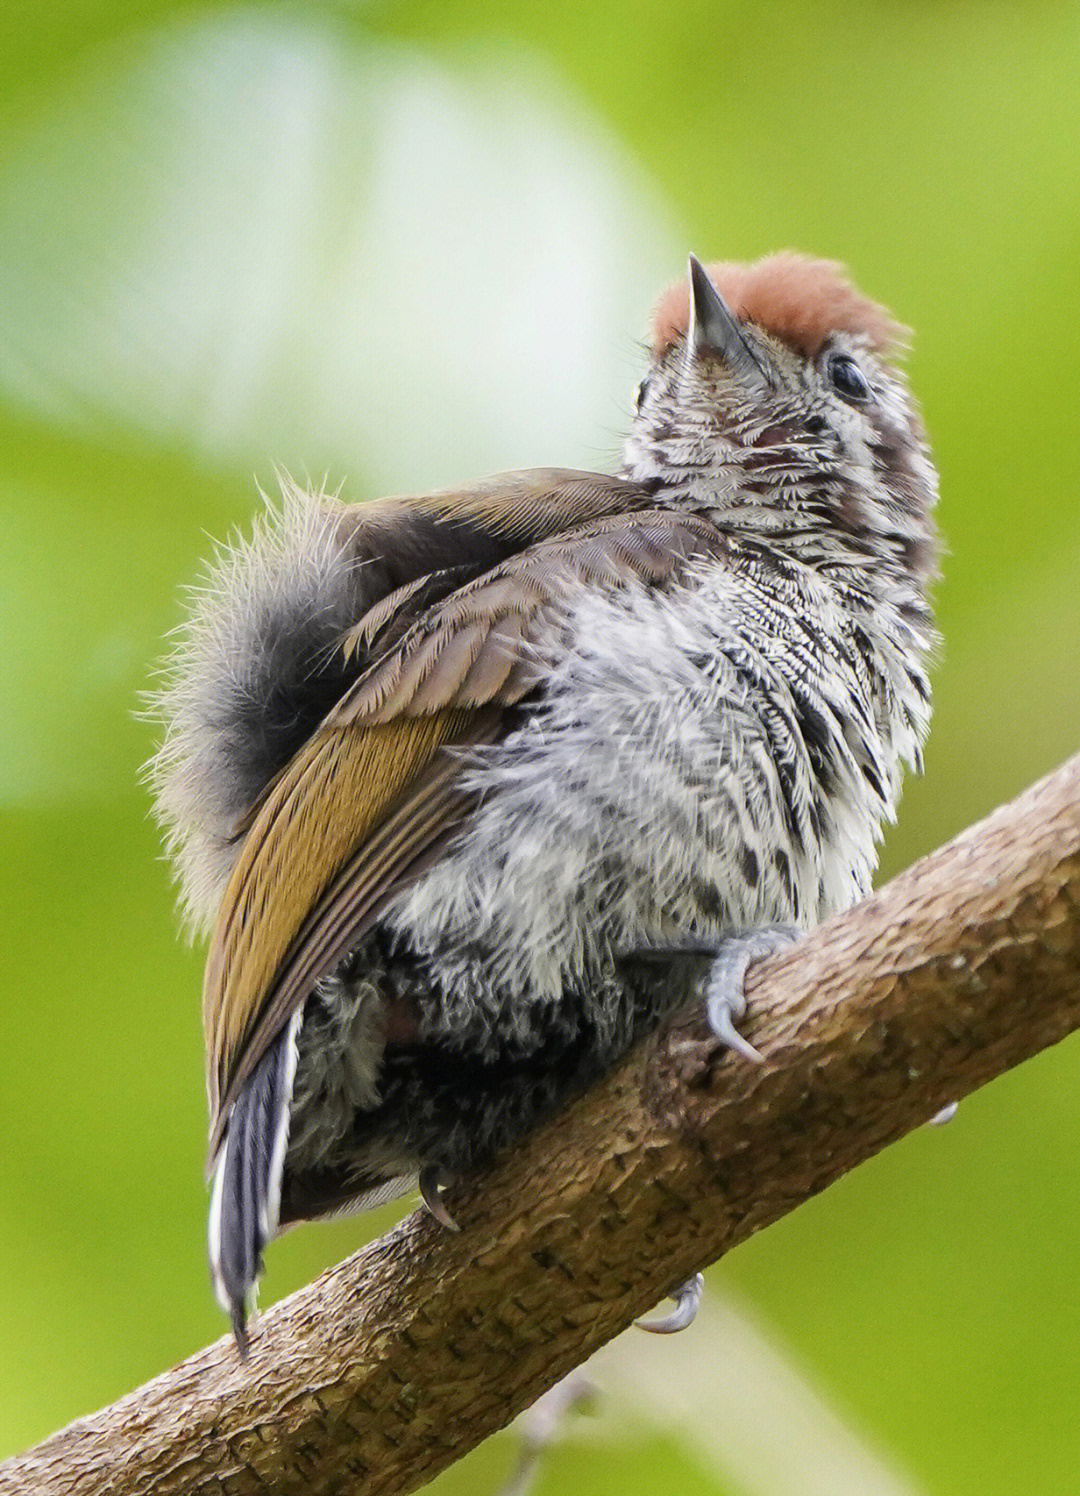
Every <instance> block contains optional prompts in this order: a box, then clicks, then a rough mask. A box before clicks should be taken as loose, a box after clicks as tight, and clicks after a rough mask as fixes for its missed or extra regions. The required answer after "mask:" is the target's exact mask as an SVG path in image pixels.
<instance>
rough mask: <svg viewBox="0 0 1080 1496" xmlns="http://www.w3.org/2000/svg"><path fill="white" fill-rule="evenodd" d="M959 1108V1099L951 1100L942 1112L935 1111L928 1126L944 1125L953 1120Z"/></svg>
mask: <svg viewBox="0 0 1080 1496" xmlns="http://www.w3.org/2000/svg"><path fill="white" fill-rule="evenodd" d="M959 1110H960V1103H959V1102H958V1101H950V1102H949V1104H948V1106H943V1107H942V1108H941V1110H940V1112H935V1113H934V1115H933V1116H932V1117H931V1118H930V1121H929V1123H928V1126H930V1127H944V1126H945V1124H946V1122H951V1121H952V1119H953V1118H954V1117H955V1116H956V1114H957V1112H958V1111H959Z"/></svg>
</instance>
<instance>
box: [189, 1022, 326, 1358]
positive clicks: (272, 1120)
mask: <svg viewBox="0 0 1080 1496" xmlns="http://www.w3.org/2000/svg"><path fill="white" fill-rule="evenodd" d="M302 1014H303V1008H298V1009H297V1011H296V1013H295V1014H294V1015H293V1018H292V1021H291V1022H290V1023H289V1026H288V1028H287V1029H285V1031H284V1032H283V1033H282V1034H281V1036H280V1037H279V1038H278V1039H277V1040H276V1041H275V1042H274V1044H273V1045H272V1047H271V1048H270V1049H268V1050H267V1052H266V1054H265V1055H264V1056H263V1057H262V1059H261V1060H260V1061H259V1063H258V1065H257V1066H256V1067H255V1069H254V1071H253V1072H252V1075H251V1078H250V1080H248V1082H247V1084H246V1085H245V1086H244V1088H243V1090H242V1091H241V1092H240V1094H239V1096H238V1097H237V1098H236V1101H235V1102H234V1104H233V1108H232V1110H231V1112H230V1113H229V1123H228V1127H227V1129H226V1132H225V1137H224V1139H223V1141H222V1144H221V1147H220V1149H219V1150H218V1156H217V1162H216V1164H215V1167H214V1185H213V1194H212V1196H211V1199H210V1221H209V1228H208V1233H207V1234H208V1238H209V1249H210V1271H211V1273H212V1274H213V1278H214V1291H215V1292H216V1294H217V1297H218V1303H219V1304H220V1305H221V1307H222V1308H223V1309H224V1310H225V1312H226V1313H227V1314H228V1315H229V1316H230V1318H231V1319H232V1327H233V1334H234V1335H235V1336H236V1344H237V1346H238V1347H239V1349H240V1354H241V1355H244V1356H246V1355H247V1349H248V1336H247V1315H248V1309H249V1307H250V1306H251V1304H252V1301H253V1299H254V1290H255V1285H256V1282H257V1281H258V1278H259V1275H260V1273H261V1272H262V1253H263V1248H264V1247H265V1246H266V1243H267V1242H268V1241H269V1240H270V1239H271V1238H272V1237H273V1236H274V1234H275V1233H276V1231H277V1225H278V1214H279V1211H280V1208H281V1174H282V1169H283V1167H284V1164H285V1149H286V1146H287V1144H288V1141H289V1104H290V1101H291V1099H292V1088H293V1079H294V1077H295V1075H296V1042H297V1035H298V1033H299V1031H300V1022H301V1017H302Z"/></svg>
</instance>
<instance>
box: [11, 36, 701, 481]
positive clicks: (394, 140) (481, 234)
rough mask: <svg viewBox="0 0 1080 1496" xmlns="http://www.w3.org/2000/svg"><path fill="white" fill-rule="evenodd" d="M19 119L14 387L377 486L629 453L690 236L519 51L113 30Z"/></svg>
mask: <svg viewBox="0 0 1080 1496" xmlns="http://www.w3.org/2000/svg"><path fill="white" fill-rule="evenodd" d="M27 113H28V118H27V119H26V120H24V122H23V125H22V126H21V131H20V135H19V139H21V144H20V145H17V146H16V147H15V149H14V150H13V152H12V153H11V154H10V155H9V156H8V157H7V162H6V165H4V167H3V168H2V169H0V211H2V213H3V218H4V222H5V224H6V225H8V229H7V232H6V234H5V243H4V246H3V248H2V250H0V390H3V391H4V392H5V393H6V394H7V396H8V397H9V398H14V399H16V400H17V401H19V402H20V403H23V404H24V405H26V406H28V407H30V408H32V409H33V410H34V411H35V412H36V413H38V414H40V415H43V416H46V417H47V418H49V419H50V420H54V421H55V420H59V421H60V422H62V423H66V424H69V425H83V426H90V427H93V426H94V424H95V423H96V422H98V421H101V420H105V421H107V422H109V423H117V424H119V425H120V427H121V429H123V428H124V427H130V428H131V429H132V430H133V432H134V433H135V434H137V435H140V436H142V437H145V436H151V437H154V438H158V439H161V440H163V441H165V442H170V443H171V442H182V443H184V444H185V445H189V444H190V443H191V442H192V441H194V444H195V446H196V449H197V451H198V452H199V454H200V456H201V457H202V458H204V459H209V460H210V461H211V462H214V463H225V464H234V463H238V464H242V465H244V466H250V465H257V466H258V467H259V468H260V470H266V469H267V468H268V467H269V465H271V464H273V463H280V464H282V465H283V466H286V467H288V468H290V469H291V470H293V471H294V472H297V473H305V472H307V473H311V474H313V475H314V476H315V477H316V478H319V477H321V476H322V473H323V471H324V470H329V472H330V475H331V481H332V483H334V484H336V482H337V481H338V480H340V479H341V478H342V477H345V478H346V479H351V480H353V482H354V484H355V485H356V486H357V487H359V488H360V490H361V492H378V491H386V490H390V491H401V490H402V489H407V488H410V487H429V486H435V485H444V484H447V483H451V482H453V481H456V480H460V479H467V478H469V477H473V476H479V475H480V474H481V473H483V472H486V471H490V470H493V469H497V468H500V467H504V466H508V465H512V466H524V465H530V464H558V463H569V464H580V465H592V466H608V465H610V464H611V462H612V461H613V460H614V459H615V458H616V457H617V454H618V450H619V445H620V440H619V436H620V431H619V428H620V427H621V426H622V424H623V423H624V421H625V419H626V417H627V415H628V413H629V409H630V401H631V392H632V389H633V386H634V384H635V382H636V380H637V378H638V376H639V374H640V367H639V365H640V362H641V359H640V357H639V355H638V353H637V350H636V347H635V342H636V339H637V338H638V336H639V335H640V334H641V333H642V332H643V330H644V327H645V323H646V320H647V316H648V312H649V309H650V304H651V301H652V299H653V298H654V296H655V294H656V292H657V290H658V289H659V287H660V286H661V285H662V284H663V282H664V281H665V280H666V279H668V278H670V277H672V276H673V275H676V274H678V272H679V269H680V267H681V264H682V260H683V259H684V257H685V256H684V250H685V246H684V245H683V244H681V243H680V242H679V240H678V238H677V237H676V235H675V233H674V231H673V230H672V228H671V226H670V223H669V219H668V212H667V209H666V207H665V205H664V203H663V200H662V198H661V196H660V194H659V193H658V192H657V191H656V190H655V189H654V188H653V187H652V185H651V184H650V183H649V182H648V180H647V179H646V178H645V176H644V174H643V173H642V172H641V171H640V170H639V169H638V168H637V167H636V166H635V165H634V163H633V161H632V159H631V157H630V156H629V154H628V152H627V151H626V150H625V149H624V147H623V146H622V145H621V144H620V143H619V142H618V140H617V139H616V138H615V136H614V135H613V134H612V133H611V132H609V131H608V130H607V129H606V128H605V127H604V126H603V124H602V123H601V122H600V121H599V120H598V119H597V118H596V117H595V116H593V115H592V114H590V113H589V112H588V111H587V110H586V109H585V108H584V107H583V105H582V104H581V103H580V102H579V101H578V100H576V99H575V98H574V97H573V96H572V95H571V94H570V93H569V91H568V89H567V88H566V86H565V85H564V84H563V83H562V82H561V81H560V80H559V79H558V78H557V77H556V76H554V75H553V74H552V73H551V72H550V71H549V70H545V69H544V68H543V67H542V66H541V65H540V64H539V63H538V62H536V61H534V60H531V59H530V58H528V57H527V56H523V55H522V54H521V52H520V51H519V50H515V51H513V52H511V51H510V50H509V49H507V50H505V51H504V52H502V53H500V52H499V51H494V52H493V51H492V50H491V49H487V50H486V51H485V52H484V54H483V56H482V57H480V56H479V55H478V56H475V57H472V56H469V55H467V54H465V55H459V56H458V57H456V58H455V59H454V60H453V61H452V62H444V61H436V60H433V59H432V58H430V57H428V56H425V55H424V54H422V53H420V52H419V51H414V50H410V49H407V48H404V47H401V46H396V45H386V44H383V43H381V42H376V41H374V40H365V39H363V37H362V34H361V35H360V36H359V37H358V35H357V33H356V32H355V31H354V30H349V29H347V28H344V27H341V26H339V25H336V24H335V23H334V22H333V21H332V20H331V19H328V18H326V17H319V16H318V15H317V14H314V15H313V16H312V17H311V18H310V19H307V20H305V19H302V18H297V17H296V16H295V15H293V16H286V15H284V14H275V13H273V12H267V13H262V14H260V13H257V12H251V11H248V12H232V13H228V14H226V15H223V16H217V17H208V18H207V17H204V18H200V19H198V20H195V21H192V22H188V23H186V24H176V25H174V26H171V27H170V28H168V29H166V30H162V31H148V32H146V33H143V34H142V35H141V36H136V37H134V38H125V42H124V45H123V48H122V49H120V48H117V49H116V51H115V53H114V54H112V55H108V56H105V57H102V56H101V55H100V54H99V55H97V56H94V57H92V58H90V59H88V60H87V64H86V67H85V71H84V73H83V74H82V75H80V76H77V77H76V78H75V80H74V82H66V83H65V84H63V85H62V86H59V87H58V89H57V91H56V93H55V94H54V95H52V96H46V97H45V98H44V99H41V100H35V101H34V103H33V107H32V108H30V109H29V110H28V112H27ZM58 140H59V141H61V142H62V143H64V142H71V141H78V142H79V148H78V151H77V153H76V152H75V151H74V150H73V148H72V147H71V146H70V145H69V146H68V150H69V154H68V155H67V156H65V155H64V153H63V151H62V150H61V151H59V152H58V151H57V141H58Z"/></svg>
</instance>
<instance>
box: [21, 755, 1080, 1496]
mask: <svg viewBox="0 0 1080 1496" xmlns="http://www.w3.org/2000/svg"><path fill="white" fill-rule="evenodd" d="M749 993H750V999H751V1010H752V1019H751V1021H750V1023H749V1025H748V1029H749V1033H750V1037H751V1038H752V1039H753V1041H754V1043H755V1044H757V1045H758V1046H759V1047H760V1048H761V1049H762V1050H763V1051H764V1053H765V1055H766V1057H767V1063H766V1064H765V1065H763V1066H760V1067H756V1066H752V1065H748V1064H745V1063H740V1062H739V1061H738V1060H737V1059H735V1058H734V1057H732V1056H729V1055H727V1054H726V1053H724V1052H723V1051H722V1050H720V1049H719V1047H718V1046H717V1044H716V1042H715V1041H714V1040H713V1039H711V1038H710V1037H709V1035H708V1034H707V1032H706V1030H705V1029H704V1027H703V1026H702V1024H701V1022H700V1021H699V1019H697V1018H696V1017H694V1018H691V1017H686V1018H683V1019H680V1020H679V1021H678V1022H677V1023H676V1024H674V1025H673V1026H672V1027H671V1028H669V1029H668V1030H667V1031H666V1032H665V1033H664V1034H663V1035H661V1036H659V1037H658V1038H657V1039H655V1040H652V1041H650V1042H648V1043H646V1044H643V1045H640V1046H639V1047H638V1048H637V1049H635V1050H634V1051H633V1053H632V1054H630V1055H629V1057H628V1058H627V1059H626V1060H625V1061H624V1062H623V1063H622V1064H621V1066H620V1067H619V1068H618V1070H616V1071H615V1072H614V1073H613V1074H612V1075H610V1076H609V1077H608V1078H607V1079H606V1080H604V1081H603V1082H602V1083H600V1084H599V1085H597V1086H596V1087H595V1088H594V1089H593V1090H592V1091H590V1093H589V1094H588V1095H587V1096H585V1097H583V1098H582V1099H581V1100H580V1101H579V1102H578V1103H576V1104H575V1105H574V1106H572V1107H571V1108H569V1109H568V1110H567V1111H566V1112H564V1113H563V1114H561V1115H560V1116H558V1117H557V1118H555V1119H554V1120H553V1121H552V1122H551V1123H550V1124H548V1125H547V1126H545V1127H544V1128H542V1129H541V1130H540V1131H538V1132H537V1133H536V1134H534V1135H533V1136H532V1137H531V1138H530V1139H529V1140H528V1141H527V1142H526V1143H525V1144H524V1145H523V1146H521V1147H520V1148H518V1149H516V1150H515V1151H514V1152H512V1153H511V1154H510V1155H509V1156H508V1157H506V1158H505V1159H503V1160H502V1161H501V1162H500V1163H499V1164H497V1165H496V1166H494V1167H492V1168H491V1169H489V1170H487V1171H486V1172H485V1173H484V1174H483V1175H480V1176H478V1177H477V1178H476V1179H474V1180H472V1181H470V1182H469V1184H468V1185H467V1186H462V1187H461V1188H460V1189H458V1190H455V1191H454V1192H453V1206H452V1208H453V1211H454V1214H455V1215H456V1217H457V1219H458V1220H459V1221H460V1222H461V1224H462V1227H463V1230H462V1232H461V1234H460V1235H458V1236H455V1235H453V1234H451V1233H449V1232H447V1231H444V1230H442V1229H441V1228H439V1227H438V1226H436V1225H435V1224H434V1222H432V1221H431V1220H430V1219H428V1218H427V1217H425V1216H422V1215H414V1216H412V1217H411V1218H410V1219H409V1220H407V1221H405V1222H404V1223H403V1224H402V1225H400V1226H399V1227H397V1229H396V1230H394V1231H391V1232H390V1233H389V1235H387V1236H385V1237H383V1238H382V1240H380V1241H377V1242H373V1243H372V1244H371V1245H369V1246H368V1247H366V1248H364V1249H363V1250H362V1251H360V1252H358V1253H356V1254H355V1256H353V1257H350V1258H349V1259H348V1260H347V1261H346V1262H343V1263H341V1264H340V1265H339V1266H338V1267H335V1268H333V1269H332V1270H331V1271H329V1272H327V1273H324V1274H323V1275H322V1277H321V1278H319V1279H318V1280H317V1281H316V1282H315V1283H314V1284H312V1285H311V1286H310V1287H309V1288H306V1289H304V1290H303V1291H302V1292H300V1293H297V1294H294V1295H293V1296H292V1297H291V1298H290V1299H287V1300H286V1301H284V1302H283V1303H281V1304H279V1305H277V1306H276V1307H275V1308H274V1309H272V1310H271V1311H270V1312H269V1313H268V1314H267V1315H266V1316H265V1318H264V1319H263V1320H262V1322H261V1325H260V1326H259V1328H258V1330H257V1332H256V1334H255V1337H254V1343H253V1348H252V1354H251V1358H250V1360H249V1361H248V1362H247V1363H246V1364H244V1363H241V1362H240V1360H239V1358H238V1356H237V1354H236V1352H235V1350H234V1349H233V1346H232V1344H231V1342H230V1341H228V1340H221V1341H218V1342H217V1343H216V1344H215V1345H212V1346H210V1347H208V1348H207V1349H206V1350H203V1351H201V1352H199V1354H198V1355H195V1356H192V1357H191V1358H190V1359H189V1360H188V1361H185V1362H184V1363H183V1364H182V1365H180V1366H178V1367H175V1368H174V1369H173V1370H172V1371H168V1372H166V1373H165V1374H164V1375H163V1376H160V1377H158V1378H157V1379H156V1380H155V1381H153V1382H150V1383H148V1384H147V1385H146V1386H145V1387H142V1388H140V1389H139V1390H138V1391H136V1392H133V1393H131V1394H130V1395H129V1396H127V1397H125V1398H122V1399H121V1400H120V1401H119V1402H117V1403H115V1404H114V1405H113V1406H112V1407H111V1408H106V1409H105V1410H104V1411H103V1412H101V1413H97V1414H94V1415H93V1416H92V1417H89V1418H83V1419H80V1420H79V1421H78V1422H76V1423H73V1424H72V1425H71V1426H70V1427H69V1428H67V1429H64V1430H62V1431H61V1432H60V1433H58V1434H55V1435H54V1436H53V1437H52V1438H50V1439H47V1440H46V1441H45V1443H43V1444H41V1445H39V1446H38V1447H37V1448H36V1449H33V1450H30V1451H29V1452H28V1453H27V1454H24V1455H21V1456H18V1457H16V1458H15V1459H13V1460H10V1461H8V1462H7V1464H6V1465H4V1466H0V1493H5V1496H16V1493H18V1496H21V1493H29V1492H34V1493H35V1496H43V1493H65V1496H76V1493H77V1496H100V1493H103V1492H105V1491H117V1490H122V1491H123V1492H125V1493H126V1496H140V1493H151V1492H153V1493H155V1496H172V1493H179V1492H184V1493H203V1492H214V1493H228V1496H247V1493H256V1492H258V1493H263V1496H265V1493H266V1492H267V1491H272V1492H274V1493H280V1496H288V1493H293V1492H297V1493H299V1492H303V1493H305V1496H310V1493H338V1492H340V1493H344V1492H359V1491H363V1492H364V1493H365V1496H376V1493H380V1492H405V1491H411V1490H414V1489H415V1488H416V1487H417V1486H418V1485H421V1484H422V1483H423V1482H424V1481H427V1480H430V1479H431V1478H432V1477H433V1476H434V1475H435V1474H436V1473H437V1472H438V1471H439V1470H441V1469H442V1468H443V1467H444V1466H446V1465H448V1464H449V1463H451V1461H453V1460H454V1459H456V1458H458V1457H459V1456H460V1455H462V1454H464V1453H465V1452H466V1450H468V1449H470V1448H472V1446H473V1445H475V1444H476V1443H478V1442H479V1441H480V1440H481V1439H483V1438H485V1437H486V1436H487V1435H488V1434H490V1433H492V1432H494V1431H495V1430H496V1429H498V1428H501V1427H502V1426H503V1425H504V1424H505V1423H507V1422H508V1421H509V1419H511V1418H512V1417H513V1416H514V1415H515V1414H516V1413H518V1412H520V1410H521V1409H522V1408H524V1407H526V1406H527V1405H528V1404H529V1403H531V1402H532V1401H533V1400H534V1399H535V1398H537V1397H538V1396H539V1395H540V1394H541V1393H542V1392H544V1391H545V1390H546V1389H547V1388H548V1387H550V1386H551V1385H552V1384H553V1383H554V1382H555V1381H557V1380H558V1379H559V1378H560V1377H562V1376H563V1375H565V1374H566V1373H567V1372H568V1371H570V1370H571V1369H572V1368H573V1367H574V1366H576V1365H578V1364H580V1362H582V1361H583V1360H584V1359H585V1358H586V1357H587V1356H588V1355H590V1354H591V1353H592V1352H593V1351H595V1350H596V1349H597V1348H598V1347H599V1346H600V1345H602V1344H603V1343H604V1342H605V1341H607V1340H609V1339H611V1338H612V1336H614V1335H617V1334H618V1333H619V1332H620V1331H621V1330H623V1329H625V1328H626V1326H627V1325H628V1324H629V1323H630V1322H631V1320H632V1319H634V1318H635V1316H637V1315H639V1314H641V1313H642V1312H643V1311H644V1310H647V1309H649V1308H650V1307H651V1306H652V1305H653V1304H654V1303H656V1302H657V1300H659V1299H660V1298H661V1296H662V1295H663V1294H664V1292H665V1291H666V1290H667V1289H668V1288H669V1287H670V1286H672V1284H673V1283H674V1282H676V1281H678V1280H680V1279H682V1278H686V1277H688V1276H689V1275H690V1274H691V1273H692V1272H694V1271H695V1270H696V1269H698V1268H700V1267H702V1266H704V1265H705V1264H706V1263H709V1262H712V1261H714V1260H715V1259H716V1258H718V1257H720V1256H721V1255H722V1254H723V1253H724V1252H726V1251H728V1250H729V1249H730V1248H731V1247H733V1246H736V1245H737V1244H738V1243H739V1242H741V1241H744V1240H745V1239H746V1238H747V1237H748V1236H750V1235H752V1234H753V1233H754V1232H755V1231H758V1230H760V1229H761V1227H763V1226H767V1225H768V1224H769V1223H770V1222H771V1221H775V1220H776V1219H777V1218H778V1217H779V1216H782V1215H784V1214H785V1213H786V1212H787V1211H789V1210H792V1209H794V1207H795V1206H796V1205H798V1204H799V1203H800V1202H801V1201H803V1200H805V1199H807V1198H808V1197H809V1196H811V1195H813V1194H816V1193H817V1192H818V1191H819V1190H822V1189H824V1188H825V1187H826V1185H828V1184H831V1183H832V1181H833V1180H835V1179H837V1178H838V1177H839V1176H840V1175H842V1174H844V1173H846V1172H847V1170H849V1169H851V1168H854V1166H855V1165H856V1164H858V1163H861V1162H862V1160H863V1159H866V1158H869V1157H870V1156H871V1155H872V1154H874V1153H877V1152H878V1151H879V1150H880V1149H881V1148H884V1147H885V1146H886V1144H888V1143H891V1142H893V1141H894V1140H895V1139H897V1138H899V1137H901V1136H902V1135H903V1134H904V1133H906V1132H908V1131H909V1130H910V1129H911V1128H912V1127H915V1126H916V1125H918V1124H919V1123H921V1122H925V1121H926V1120H927V1118H929V1117H930V1116H931V1115H932V1114H933V1113H934V1112H936V1111H937V1110H938V1109H939V1108H940V1107H941V1106H942V1105H943V1104H944V1103H946V1102H949V1101H951V1100H954V1099H957V1098H959V1097H962V1096H964V1095H965V1094H967V1093H968V1092H969V1091H972V1090H973V1089H975V1087H977V1086H980V1085H982V1084H983V1083H984V1082H986V1081H988V1080H990V1079H992V1078H993V1077H994V1076H995V1075H999V1074H1001V1073H1002V1072H1003V1071H1005V1070H1008V1069H1009V1068H1010V1067H1012V1066H1014V1065H1018V1064H1020V1062H1021V1061H1022V1060H1025V1059H1027V1058H1029V1056H1031V1055H1033V1054H1035V1053H1036V1052H1037V1051H1038V1050H1040V1049H1043V1048H1045V1047H1046V1046H1047V1045H1050V1044H1054V1043H1056V1042H1057V1041H1058V1040H1059V1039H1062V1038H1064V1036H1065V1035H1066V1034H1067V1033H1069V1032H1070V1031H1071V1030H1072V1029H1073V1028H1075V1027H1078V1026H1080V757H1078V758H1075V759H1072V760H1071V761H1070V762H1069V763H1067V764H1065V765H1064V766H1063V767H1062V768H1061V769H1059V770H1058V771H1057V772H1056V773H1055V774H1052V775H1050V776H1049V777H1048V778H1046V779H1044V780H1041V781H1040V782H1039V783H1038V784H1036V785H1035V786H1033V787H1032V788H1031V789H1030V790H1028V791H1027V792H1026V793H1025V794H1024V795H1022V796H1021V797H1020V798H1019V799H1018V800H1016V801H1014V802H1013V803H1012V804H1010V805H1007V806H1005V807H1003V808H1002V809H1000V810H998V811H997V812H995V814H994V815H992V816H991V817H989V819H987V820H985V821H983V822H982V823H980V824H979V825H978V826H975V827H973V828H972V829H970V830H969V831H967V832H965V833H964V834H963V835H962V836H960V837H958V838H957V839H956V840H955V841H954V842H952V843H950V844H949V845H948V846H946V847H943V848H942V849H941V850H940V851H938V852H935V853H934V854H933V855H932V856H930V857H927V858H925V859H924V860H923V861H922V862H919V863H918V864H916V865H915V866H914V867H912V868H910V869H909V870H908V871H907V872H906V873H904V874H902V875H901V876H900V877H898V878H896V879H895V880H894V881H893V882H892V883H890V884H889V885H888V886H887V887H886V888H884V889H882V890H881V892H879V893H878V894H876V895H875V896H874V897H873V898H871V899H868V900H867V901H866V902H865V903H863V904H861V905H860V906H859V907H858V908H856V909H854V910H852V911H851V912H850V913H848V914H846V915H844V916H842V917H841V918H838V919H835V920H831V921H830V922H829V923H828V924H827V925H824V926H823V927H822V928H821V929H820V930H818V931H816V932H815V933H814V934H813V935H812V936H811V937H809V938H808V939H807V940H806V941H805V942H804V943H802V944H800V945H799V946H798V947H797V948H795V949H794V950H792V951H791V952H787V953H784V954H783V955H781V956H777V957H774V958H773V959H771V960H769V961H767V962H763V963H761V964H760V966H759V967H757V968H755V970H754V972H753V973H752V975H751V979H750V983H749Z"/></svg>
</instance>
